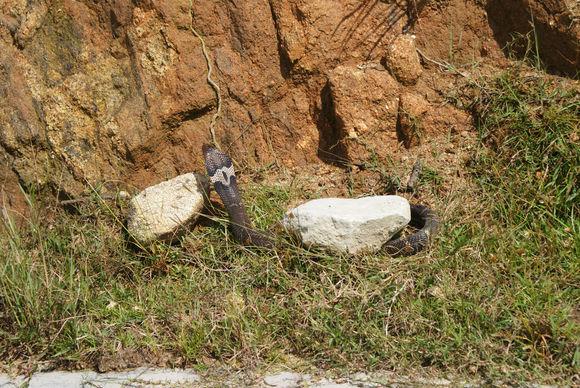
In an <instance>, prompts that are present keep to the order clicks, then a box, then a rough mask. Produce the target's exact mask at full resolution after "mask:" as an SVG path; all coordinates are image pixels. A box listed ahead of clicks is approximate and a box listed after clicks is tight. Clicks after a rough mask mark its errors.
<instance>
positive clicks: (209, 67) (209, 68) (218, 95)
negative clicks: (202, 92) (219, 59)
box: [189, 0, 222, 150]
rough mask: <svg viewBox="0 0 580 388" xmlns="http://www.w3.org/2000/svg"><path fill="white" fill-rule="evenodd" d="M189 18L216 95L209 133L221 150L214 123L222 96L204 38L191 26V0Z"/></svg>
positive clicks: (209, 82) (219, 113) (220, 109)
mask: <svg viewBox="0 0 580 388" xmlns="http://www.w3.org/2000/svg"><path fill="white" fill-rule="evenodd" d="M189 18H190V23H189V29H190V30H191V32H192V33H193V34H194V35H195V36H196V37H197V38H198V39H199V41H200V42H201V50H202V51H203V56H204V57H205V62H206V63H207V78H206V79H207V83H208V84H209V85H210V86H211V87H212V89H213V91H214V93H215V96H216V100H217V110H216V112H215V114H214V115H213V117H212V118H211V122H210V124H209V132H210V134H211V140H212V142H213V144H214V145H215V146H216V148H217V149H219V150H221V147H220V145H219V143H218V141H217V138H216V136H215V123H216V121H217V119H218V118H219V117H220V115H221V112H222V96H221V92H220V87H219V86H218V84H216V83H215V82H214V80H213V79H212V78H211V73H212V71H213V67H212V65H211V59H210V57H209V54H208V53H207V47H206V45H205V40H204V39H203V37H202V36H201V35H200V34H199V33H198V32H197V31H196V29H195V28H193V5H192V2H191V0H189Z"/></svg>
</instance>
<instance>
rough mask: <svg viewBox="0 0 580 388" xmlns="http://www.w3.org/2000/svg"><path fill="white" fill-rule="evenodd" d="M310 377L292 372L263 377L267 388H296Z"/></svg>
mask: <svg viewBox="0 0 580 388" xmlns="http://www.w3.org/2000/svg"><path fill="white" fill-rule="evenodd" d="M309 378H310V376H308V375H302V374H300V373H294V372H280V373H278V374H273V375H268V376H266V377H264V383H265V384H266V385H267V386H269V387H279V388H297V387H299V386H300V383H301V382H303V381H304V380H309Z"/></svg>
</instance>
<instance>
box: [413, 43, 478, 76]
mask: <svg viewBox="0 0 580 388" xmlns="http://www.w3.org/2000/svg"><path fill="white" fill-rule="evenodd" d="M416 50H417V52H418V53H419V55H421V56H422V57H423V59H425V60H427V61H429V62H431V63H434V64H436V65H438V66H439V67H442V68H443V69H447V70H450V71H452V72H454V73H456V74H459V75H460V76H462V77H465V78H469V75H468V74H466V73H464V72H461V71H459V70H457V69H456V68H455V67H454V66H453V65H451V64H450V63H447V62H439V61H436V60H434V59H431V58H429V57H428V56H427V55H425V54H423V52H422V51H421V50H419V49H418V48H417V49H416Z"/></svg>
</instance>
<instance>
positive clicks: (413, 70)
mask: <svg viewBox="0 0 580 388" xmlns="http://www.w3.org/2000/svg"><path fill="white" fill-rule="evenodd" d="M385 62H386V65H387V68H388V69H389V71H390V72H391V74H392V75H393V77H395V78H396V79H397V80H398V81H399V82H400V83H401V84H403V85H405V86H409V85H415V84H416V83H417V80H418V79H419V77H420V76H421V73H423V67H422V66H421V62H420V61H419V54H417V48H416V47H415V37H414V36H412V35H407V34H405V35H400V36H398V37H397V38H396V39H395V40H394V41H393V43H391V45H390V46H389V48H388V49H387V52H386V54H385Z"/></svg>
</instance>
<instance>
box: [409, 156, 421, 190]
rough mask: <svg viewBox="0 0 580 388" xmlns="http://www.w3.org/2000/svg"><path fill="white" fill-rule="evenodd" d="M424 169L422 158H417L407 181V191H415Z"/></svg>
mask: <svg viewBox="0 0 580 388" xmlns="http://www.w3.org/2000/svg"><path fill="white" fill-rule="evenodd" d="M422 170H423V165H422V163H421V159H417V161H416V162H415V164H414V165H413V169H412V170H411V174H410V175H409V180H408V181H407V190H406V191H407V192H410V193H412V192H414V191H415V184H416V183H417V181H418V180H419V176H420V175H421V171H422Z"/></svg>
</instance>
